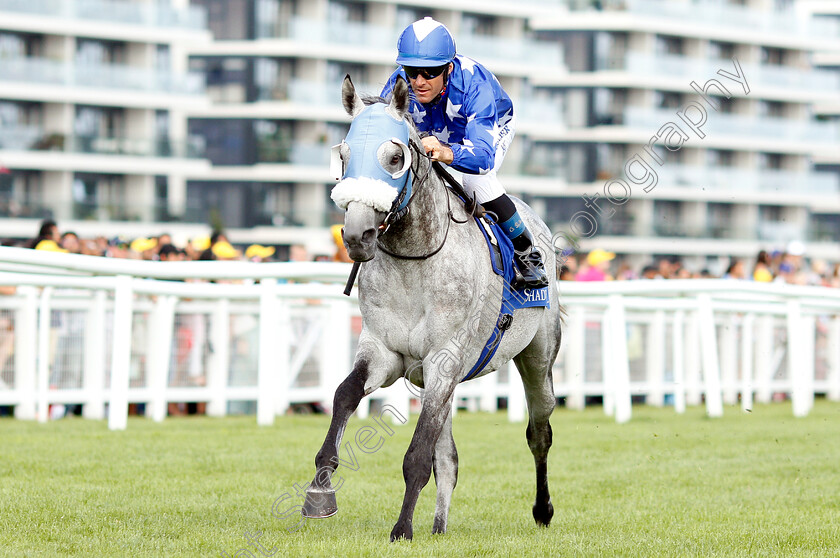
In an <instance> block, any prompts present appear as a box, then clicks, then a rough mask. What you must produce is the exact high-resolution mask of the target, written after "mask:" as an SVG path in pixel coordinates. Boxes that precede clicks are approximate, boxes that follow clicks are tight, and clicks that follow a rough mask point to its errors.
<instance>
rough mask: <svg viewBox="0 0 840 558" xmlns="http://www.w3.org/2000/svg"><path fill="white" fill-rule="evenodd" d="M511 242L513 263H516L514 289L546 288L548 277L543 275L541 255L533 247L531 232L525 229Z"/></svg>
mask: <svg viewBox="0 0 840 558" xmlns="http://www.w3.org/2000/svg"><path fill="white" fill-rule="evenodd" d="M511 242H513V249H514V252H515V253H514V256H513V261H514V262H516V271H517V273H516V276H515V278H514V282H513V286H514V288H517V289H523V288H529V289H540V288H542V287H547V286H548V277H547V276H546V274H545V265H544V264H543V259H542V254H541V253H540V251H539V249H538V248H536V247H535V246H534V237H532V236H531V231H529V230H527V229H525V232H524V233H522V234H520V235H519V236H517V237H516V238H514V239H513V240H512V241H511Z"/></svg>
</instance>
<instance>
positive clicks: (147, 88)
mask: <svg viewBox="0 0 840 558" xmlns="http://www.w3.org/2000/svg"><path fill="white" fill-rule="evenodd" d="M4 81H5V82H29V83H40V84H54V85H62V86H67V87H83V88H99V89H119V90H132V91H142V92H145V93H148V92H152V93H175V94H186V95H201V94H203V93H204V76H203V75H202V74H198V73H189V74H178V75H173V74H172V73H169V72H164V71H157V70H153V69H149V68H135V67H132V66H120V65H116V64H108V65H104V64H101V65H92V64H84V65H77V64H74V63H73V62H62V61H58V60H49V59H46V58H12V59H2V60H0V82H4Z"/></svg>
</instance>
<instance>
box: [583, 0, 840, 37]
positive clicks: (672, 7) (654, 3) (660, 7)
mask: <svg viewBox="0 0 840 558" xmlns="http://www.w3.org/2000/svg"><path fill="white" fill-rule="evenodd" d="M596 6H600V9H602V10H603V11H605V12H607V11H612V12H616V11H618V12H626V13H630V14H635V15H643V16H650V17H655V18H662V19H671V20H676V21H679V22H691V23H692V24H698V23H699V24H707V25H712V26H714V27H716V28H720V27H721V26H724V27H729V28H736V29H737V30H739V31H758V32H764V33H768V34H773V35H787V36H790V35H794V36H799V37H804V38H813V37H817V38H822V39H836V38H837V37H838V36H840V24H838V22H835V21H830V20H827V19H824V20H820V19H814V18H809V17H806V16H804V15H799V14H798V13H797V12H795V11H793V10H787V11H784V12H777V11H763V10H754V9H749V8H747V7H742V6H733V5H731V4H725V3H724V2H721V1H718V0H691V1H686V2H674V1H671V0H669V1H665V0H601V1H599V2H595V1H593V0H571V1H570V6H569V8H570V9H571V10H572V11H579V12H580V11H593V10H596ZM600 9H599V11H600Z"/></svg>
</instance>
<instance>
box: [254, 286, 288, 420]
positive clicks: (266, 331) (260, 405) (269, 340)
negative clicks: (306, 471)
mask: <svg viewBox="0 0 840 558" xmlns="http://www.w3.org/2000/svg"><path fill="white" fill-rule="evenodd" d="M280 306H281V305H280V304H279V301H278V300H277V280H276V279H263V280H262V281H260V352H259V364H258V370H257V386H258V388H259V391H258V393H257V424H258V425H260V426H271V425H272V424H274V415H275V413H276V412H277V410H278V409H276V406H277V403H276V401H277V398H278V397H282V396H284V395H285V396H286V397H288V389H289V385H288V382H282V381H281V382H278V381H277V376H278V365H279V364H280V363H279V362H278V358H277V356H278V355H277V353H278V351H277V348H278V342H282V341H281V340H280V327H279V325H280V323H281V322H280V320H281V316H280V315H279V314H280ZM282 306H284V307H285V306H286V305H285V304H283V305H282ZM283 315H284V316H285V318H286V319H287V320H288V318H289V315H288V312H284V313H283ZM280 366H281V367H282V364H280ZM280 391H282V393H279V392H280Z"/></svg>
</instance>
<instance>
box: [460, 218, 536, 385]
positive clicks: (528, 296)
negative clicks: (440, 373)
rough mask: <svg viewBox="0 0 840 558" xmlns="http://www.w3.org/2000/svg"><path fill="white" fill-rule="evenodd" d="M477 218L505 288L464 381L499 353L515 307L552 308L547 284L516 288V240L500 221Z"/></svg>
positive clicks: (491, 259)
mask: <svg viewBox="0 0 840 558" xmlns="http://www.w3.org/2000/svg"><path fill="white" fill-rule="evenodd" d="M475 221H476V224H477V225H478V228H479V229H480V230H481V233H482V234H483V235H484V240H485V241H486V242H487V248H488V249H489V250H490V262H491V264H492V266H493V272H494V273H496V275H501V276H502V278H503V279H504V281H503V285H504V288H503V292H502V301H501V305H500V308H499V317H498V319H497V320H496V326H495V327H494V328H493V333H492V334H491V335H490V339H488V340H487V343H485V344H484V348H483V349H482V350H481V354H480V355H479V357H478V361H477V362H476V363H475V365H473V367H472V368H471V369H470V371H469V372H467V374H466V375H465V376H464V377H463V378H462V379H461V381H462V382H464V381H466V380H469V379H470V378H473V377H475V375H476V374H478V373H479V372H481V371H482V370H484V368H485V367H486V366H487V363H488V362H490V360H491V359H492V358H493V355H495V354H496V349H498V348H499V345H500V344H501V342H502V337H504V335H505V331H507V330H508V329H509V328H510V326H511V324H512V323H513V311H514V310H519V309H520V308H550V304H549V300H548V287H543V288H542V289H514V287H513V280H514V276H515V273H514V267H513V266H514V263H513V243H512V242H511V241H510V239H509V238H508V237H507V235H506V234H505V233H504V231H503V230H502V228H501V227H500V226H499V225H498V223H496V222H494V221H492V220H490V219H483V218H480V217H475Z"/></svg>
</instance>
